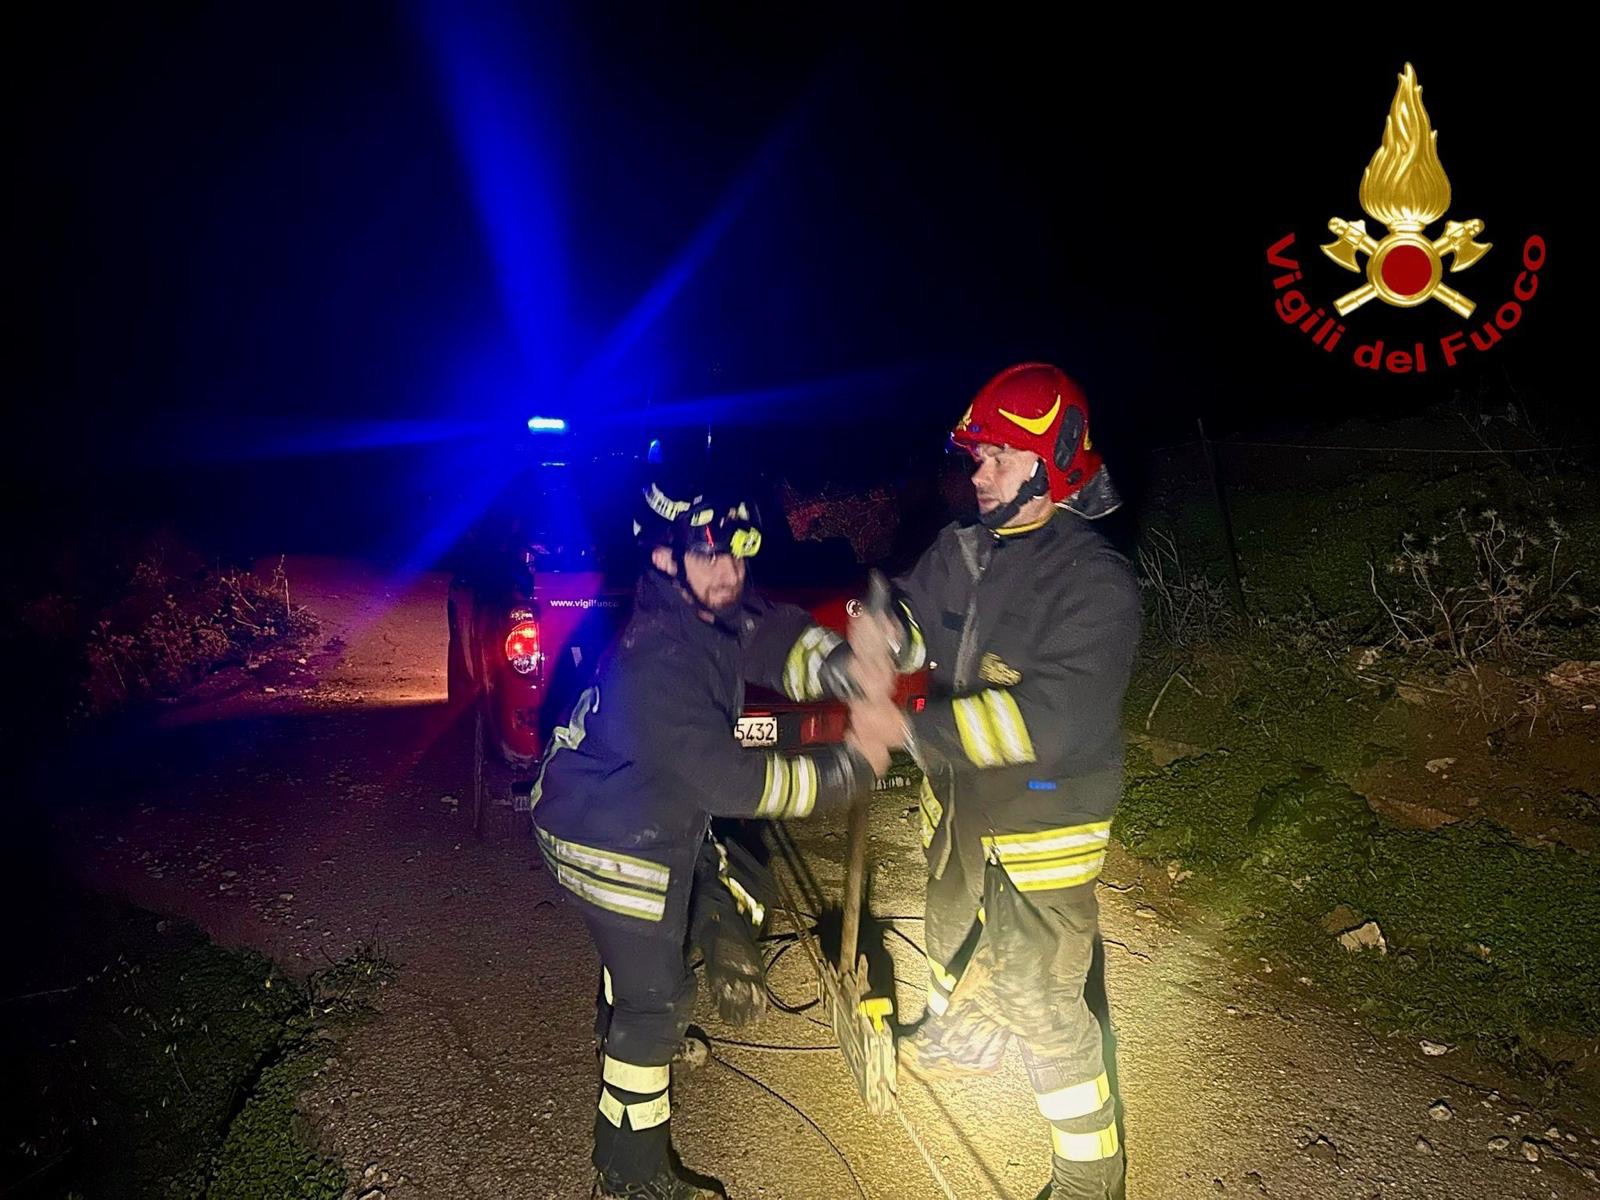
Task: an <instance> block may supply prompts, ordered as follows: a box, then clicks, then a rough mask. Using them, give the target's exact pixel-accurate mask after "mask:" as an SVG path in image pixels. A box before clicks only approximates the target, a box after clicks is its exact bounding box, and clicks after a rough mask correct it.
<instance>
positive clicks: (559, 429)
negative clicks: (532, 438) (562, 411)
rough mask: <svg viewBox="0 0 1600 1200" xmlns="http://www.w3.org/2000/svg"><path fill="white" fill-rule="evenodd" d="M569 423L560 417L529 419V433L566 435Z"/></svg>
mask: <svg viewBox="0 0 1600 1200" xmlns="http://www.w3.org/2000/svg"><path fill="white" fill-rule="evenodd" d="M566 431H567V423H566V421H564V420H562V419H561V418H560V417H529V418H528V432H529V433H565V432H566Z"/></svg>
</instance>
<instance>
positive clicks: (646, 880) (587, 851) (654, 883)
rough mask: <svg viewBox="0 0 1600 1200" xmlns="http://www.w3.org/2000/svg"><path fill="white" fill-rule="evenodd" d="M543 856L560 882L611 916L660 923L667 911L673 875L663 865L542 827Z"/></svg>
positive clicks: (540, 830) (540, 839)
mask: <svg viewBox="0 0 1600 1200" xmlns="http://www.w3.org/2000/svg"><path fill="white" fill-rule="evenodd" d="M534 828H535V829H536V830H537V832H538V834H539V853H540V854H541V855H542V856H543V857H544V861H545V865H546V866H548V867H549V868H550V873H551V874H552V875H554V876H555V877H556V881H557V882H558V883H560V884H561V886H562V887H564V888H566V889H567V890H568V891H569V892H572V893H573V894H574V895H575V896H578V897H579V898H580V899H583V900H587V901H588V902H589V903H590V904H593V905H595V906H597V907H599V908H603V909H606V910H607V911H609V912H614V913H621V914H622V915H623V916H626V917H639V918H640V919H642V920H645V921H659V920H661V918H662V916H663V915H665V913H666V910H667V887H668V885H669V884H670V883H671V881H672V872H671V871H670V870H668V868H666V867H664V866H662V865H661V864H660V863H653V862H649V861H648V860H646V859H642V858H634V857H633V856H632V855H628V854H618V853H617V852H616V851H615V850H601V849H597V848H596V847H594V846H585V845H583V844H581V843H579V842H569V841H566V840H565V839H563V838H558V837H556V836H555V835H553V834H549V833H546V832H545V831H544V830H543V829H539V828H538V826H535V827H534Z"/></svg>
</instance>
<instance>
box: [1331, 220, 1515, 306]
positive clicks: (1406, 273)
mask: <svg viewBox="0 0 1600 1200" xmlns="http://www.w3.org/2000/svg"><path fill="white" fill-rule="evenodd" d="M1328 229H1329V231H1330V232H1331V233H1332V234H1333V235H1334V237H1335V238H1336V239H1337V240H1336V241H1333V242H1330V243H1329V244H1328V245H1326V246H1324V247H1322V252H1323V253H1324V254H1326V255H1327V256H1328V257H1329V258H1331V259H1333V261H1334V262H1336V263H1338V264H1339V265H1340V266H1341V267H1343V268H1344V269H1345V270H1347V271H1355V272H1358V273H1359V272H1360V271H1361V264H1360V262H1359V261H1358V259H1357V257H1356V256H1357V255H1358V254H1365V255H1366V256H1367V267H1366V275H1367V282H1366V283H1364V284H1363V285H1362V286H1360V287H1358V288H1356V289H1355V290H1354V291H1353V292H1346V293H1345V294H1344V295H1343V296H1340V297H1339V298H1338V299H1337V300H1335V301H1334V302H1333V307H1334V309H1335V311H1337V312H1338V314H1339V315H1340V316H1341V317H1342V316H1344V315H1346V314H1347V313H1350V312H1353V311H1354V310H1356V309H1358V308H1360V307H1361V306H1362V305H1363V304H1365V303H1366V302H1367V301H1368V300H1371V299H1373V298H1374V297H1375V296H1382V297H1383V299H1385V300H1387V301H1388V302H1389V303H1390V304H1394V305H1398V306H1399V307H1401V308H1412V307H1415V306H1416V305H1418V304H1422V303H1424V302H1425V301H1427V300H1430V299H1431V300H1437V301H1439V302H1440V303H1441V304H1443V305H1444V306H1445V307H1447V308H1449V309H1450V310H1451V311H1452V312H1454V313H1455V314H1457V315H1458V316H1461V317H1470V316H1471V315H1472V310H1473V309H1474V308H1476V307H1477V305H1476V304H1475V303H1474V302H1473V301H1471V300H1469V299H1467V298H1466V297H1465V296H1463V295H1462V294H1461V293H1460V292H1458V291H1456V290H1455V289H1454V288H1453V287H1449V286H1448V285H1446V284H1445V283H1443V282H1441V276H1442V275H1443V273H1444V259H1445V257H1446V256H1447V255H1449V256H1452V262H1451V264H1450V273H1451V274H1454V273H1455V272H1457V271H1465V270H1466V269H1467V268H1468V267H1470V266H1471V265H1472V264H1473V263H1475V262H1477V261H1478V260H1479V259H1480V258H1482V257H1483V256H1484V255H1485V254H1487V253H1488V252H1489V251H1490V250H1491V249H1492V248H1493V243H1491V242H1479V241H1477V240H1475V239H1476V238H1477V236H1478V235H1479V234H1480V233H1482V232H1483V222H1482V221H1480V220H1478V219H1477V218H1473V219H1472V220H1470V221H1446V222H1445V226H1444V232H1443V233H1442V234H1440V235H1439V236H1438V237H1437V238H1433V239H1432V240H1430V239H1429V238H1428V237H1427V236H1426V235H1425V234H1424V233H1423V232H1422V227H1421V226H1420V225H1415V226H1411V225H1407V226H1398V225H1397V226H1396V227H1395V229H1394V231H1393V232H1391V233H1389V234H1388V235H1387V236H1386V237H1384V238H1383V239H1382V240H1381V241H1380V240H1378V239H1376V238H1374V237H1373V236H1372V235H1371V234H1369V233H1368V232H1367V223H1366V221H1364V220H1361V221H1345V220H1342V219H1340V218H1339V217H1334V218H1333V219H1332V220H1331V221H1329V222H1328ZM1396 254H1398V255H1399V256H1400V257H1399V258H1398V259H1395V258H1393V256H1394V255H1396ZM1391 263H1394V264H1395V265H1396V266H1397V268H1398V269H1397V270H1396V271H1395V272H1394V273H1393V275H1392V276H1386V274H1385V267H1386V266H1388V265H1390V264H1391ZM1420 268H1425V269H1426V270H1427V276H1428V277H1427V282H1426V283H1421V282H1420V270H1419V269H1420Z"/></svg>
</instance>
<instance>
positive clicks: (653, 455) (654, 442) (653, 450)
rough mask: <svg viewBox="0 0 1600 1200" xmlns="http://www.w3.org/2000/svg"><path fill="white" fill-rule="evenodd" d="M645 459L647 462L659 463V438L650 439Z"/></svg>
mask: <svg viewBox="0 0 1600 1200" xmlns="http://www.w3.org/2000/svg"><path fill="white" fill-rule="evenodd" d="M645 459H646V460H647V461H649V462H653V463H658V462H660V461H661V439H660V438H651V439H650V449H649V451H648V452H647V453H646V454H645Z"/></svg>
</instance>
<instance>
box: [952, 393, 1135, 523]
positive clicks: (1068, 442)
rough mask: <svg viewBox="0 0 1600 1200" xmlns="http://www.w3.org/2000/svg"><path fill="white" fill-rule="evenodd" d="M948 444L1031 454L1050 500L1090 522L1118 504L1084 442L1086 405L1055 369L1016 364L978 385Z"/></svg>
mask: <svg viewBox="0 0 1600 1200" xmlns="http://www.w3.org/2000/svg"><path fill="white" fill-rule="evenodd" d="M950 440H952V442H954V443H955V445H958V446H962V448H963V450H966V451H968V453H971V451H973V448H974V446H979V445H986V443H987V445H995V446H1011V448H1014V450H1032V451H1034V453H1035V454H1038V456H1040V459H1043V462H1045V472H1046V478H1048V483H1050V499H1051V501H1054V502H1056V504H1059V506H1061V507H1064V509H1070V510H1074V512H1077V514H1078V515H1082V517H1088V518H1090V520H1093V518H1096V517H1104V515H1106V514H1109V512H1110V510H1114V509H1115V507H1118V506H1120V504H1122V498H1120V496H1118V494H1117V490H1115V488H1114V486H1112V483H1110V474H1109V472H1107V470H1106V462H1104V459H1102V458H1101V454H1099V451H1098V450H1094V443H1093V442H1091V440H1090V405H1088V400H1085V398H1083V389H1082V387H1078V386H1077V384H1075V382H1074V381H1072V379H1070V378H1069V376H1067V373H1066V371H1062V370H1061V368H1059V366H1051V365H1050V363H1018V365H1016V366H1008V368H1006V370H1003V371H1000V374H997V376H995V378H994V379H990V381H989V382H987V384H984V386H982V389H981V390H979V392H978V395H976V397H974V398H973V403H971V405H968V406H966V416H963V418H962V421H960V424H958V426H955V429H954V430H952V432H950Z"/></svg>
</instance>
